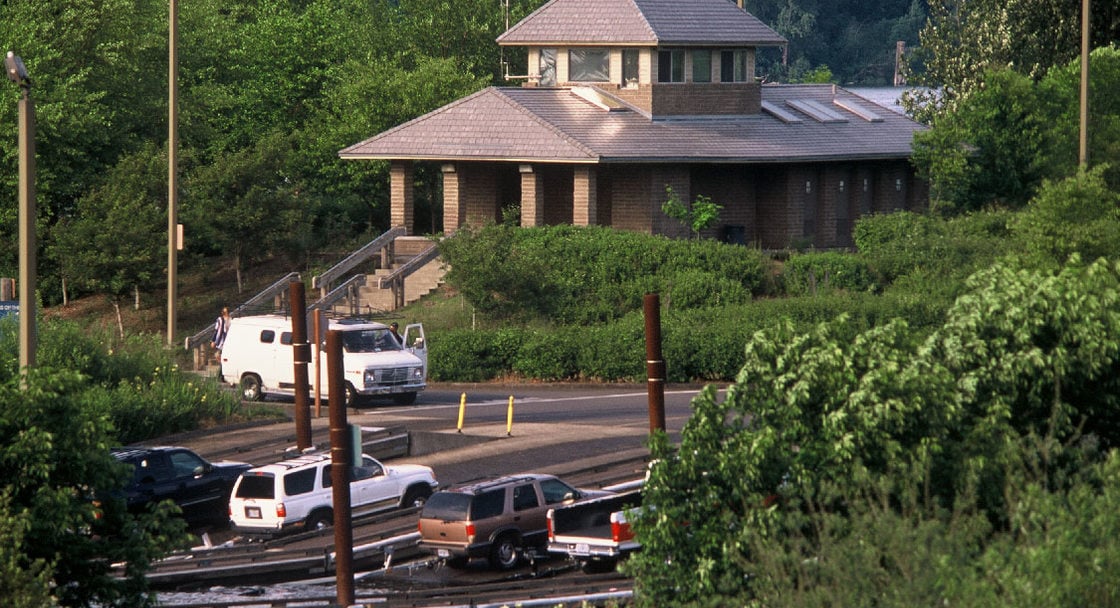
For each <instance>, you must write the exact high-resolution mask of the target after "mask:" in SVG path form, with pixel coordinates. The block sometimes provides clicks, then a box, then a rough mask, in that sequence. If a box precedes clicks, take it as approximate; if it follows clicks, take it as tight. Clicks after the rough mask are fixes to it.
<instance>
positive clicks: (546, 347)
mask: <svg viewBox="0 0 1120 608" xmlns="http://www.w3.org/2000/svg"><path fill="white" fill-rule="evenodd" d="M580 346H581V345H580V334H579V333H578V332H575V331H572V328H563V329H560V330H553V331H533V332H531V333H529V334H528V335H527V336H526V337H525V341H524V342H522V343H521V349H520V350H519V351H518V352H517V357H516V358H515V359H514V361H513V369H512V371H513V372H514V373H515V374H517V375H519V376H521V377H524V378H535V379H538V380H544V381H557V380H574V379H576V378H578V377H579V375H580V373H579V372H580V370H579V365H578V364H577V361H578V358H579V350H580Z"/></svg>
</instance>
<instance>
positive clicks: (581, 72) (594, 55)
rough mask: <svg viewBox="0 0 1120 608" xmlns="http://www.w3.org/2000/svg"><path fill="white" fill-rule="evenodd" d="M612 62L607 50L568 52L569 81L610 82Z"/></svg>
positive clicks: (574, 50) (576, 50)
mask: <svg viewBox="0 0 1120 608" xmlns="http://www.w3.org/2000/svg"><path fill="white" fill-rule="evenodd" d="M610 79H611V60H610V53H609V52H608V51H607V49H572V50H570V51H568V80H571V81H572V82H609V81H610Z"/></svg>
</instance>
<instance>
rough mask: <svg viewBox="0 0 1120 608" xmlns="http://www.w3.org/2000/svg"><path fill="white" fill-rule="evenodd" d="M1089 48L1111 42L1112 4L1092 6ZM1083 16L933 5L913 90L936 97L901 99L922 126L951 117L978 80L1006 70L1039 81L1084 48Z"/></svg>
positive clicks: (1051, 7) (959, 0)
mask: <svg viewBox="0 0 1120 608" xmlns="http://www.w3.org/2000/svg"><path fill="white" fill-rule="evenodd" d="M1092 4H1093V7H1092V10H1093V15H1092V17H1093V18H1092V21H1091V24H1092V28H1093V29H1092V35H1091V37H1092V43H1091V46H1092V47H1093V48H1096V47H1098V46H1104V45H1107V44H1109V43H1111V42H1112V41H1114V40H1116V38H1117V34H1118V33H1120V21H1118V20H1117V18H1116V7H1115V5H1114V3H1111V2H1095V3H1092ZM1080 17H1081V16H1080V11H1079V10H1077V9H1076V8H1074V6H1073V5H1071V4H1070V3H1069V2H1066V1H1065V0H1024V1H1020V2H1010V3H1008V2H1002V1H1000V0H967V1H966V0H930V2H929V20H928V22H927V23H926V25H925V27H924V29H922V31H921V47H920V48H919V49H918V50H917V51H916V52H915V54H914V60H915V62H916V63H918V64H920V65H921V68H922V69H921V71H920V72H916V73H911V74H910V75H909V82H910V83H911V84H919V85H925V86H928V87H932V88H934V89H936V90H935V91H922V90H915V91H910V92H908V93H907V95H906V96H905V98H904V103H905V104H906V105H907V107H908V109H909V110H910V111H911V112H913V113H914V114H915V115H916V116H917V117H918V118H919V119H921V120H923V121H929V120H931V119H932V118H933V117H934V116H937V115H939V114H942V113H947V112H951V111H953V110H955V109H956V107H957V104H958V103H959V102H960V101H961V100H964V99H966V98H967V97H968V96H969V95H971V94H972V93H973V92H974V91H977V90H979V89H980V88H981V87H982V86H983V83H984V80H983V75H984V74H985V73H987V72H989V71H993V70H997V71H998V70H1003V69H1011V70H1014V71H1016V72H1018V73H1019V74H1022V75H1024V76H1027V77H1029V78H1031V79H1033V80H1038V79H1040V78H1042V76H1044V75H1045V74H1046V73H1047V71H1048V70H1049V69H1050V68H1051V67H1053V66H1056V65H1063V64H1065V63H1067V62H1069V61H1070V60H1072V59H1074V58H1076V57H1077V56H1078V54H1079V53H1080V49H1081V43H1080V40H1081V33H1080V32H1081V18H1080Z"/></svg>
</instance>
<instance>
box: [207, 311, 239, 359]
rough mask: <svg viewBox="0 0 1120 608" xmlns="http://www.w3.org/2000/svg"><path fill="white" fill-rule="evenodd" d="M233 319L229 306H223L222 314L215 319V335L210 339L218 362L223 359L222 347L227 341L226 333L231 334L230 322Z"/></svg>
mask: <svg viewBox="0 0 1120 608" xmlns="http://www.w3.org/2000/svg"><path fill="white" fill-rule="evenodd" d="M232 320H233V319H231V318H230V316H229V307H228V306H223V307H222V314H220V315H218V318H217V319H216V320H215V321H214V337H213V338H212V339H211V340H210V348H213V349H214V355H215V356H216V357H217V358H218V362H219V363H221V361H222V347H223V346H225V343H226V335H227V334H229V323H230V321H232Z"/></svg>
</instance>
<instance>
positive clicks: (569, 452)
mask: <svg viewBox="0 0 1120 608" xmlns="http://www.w3.org/2000/svg"><path fill="white" fill-rule="evenodd" d="M534 388H535V389H537V390H538V391H539V390H541V389H540V387H534ZM468 390H470V391H471V395H472V400H473V403H472V405H471V406H470V408H469V411H470V412H471V416H472V419H470V423H469V424H466V425H464V426H463V427H462V428H459V425H458V424H457V422H458V421H457V408H456V407H454V404H455V402H456V401H457V395H458V394H459V393H460V391H462V394H463V395H466V394H467V391H468ZM525 390H526V389H525V388H519V387H514V388H511V387H509V386H497V385H483V386H481V387H473V386H472V387H469V389H468V388H463V387H460V386H452V385H444V386H435V387H432V388H430V389H429V391H428V392H426V393H422V400H421V401H420V402H419V404H418V405H416V406H413V407H399V406H393V407H386V406H378V405H372V406H363V407H361V408H358V409H354V408H348V409H347V422H348V423H350V424H356V425H359V426H361V427H362V428H363V435H366V436H368V435H371V434H379V433H380V434H387V435H392V434H397V435H398V436H399V435H400V434H402V433H403V434H407V435H408V437H409V444H410V453H409V454H407V455H402V456H399V457H397V458H385V457H382V458H383V459H385V460H387V462H388V463H389V464H391V463H392V462H393V461H394V460H398V461H400V462H409V463H416V464H425V465H428V466H430V467H432V468H433V469H434V470H435V473H436V478H437V479H438V480H439V481H440V483H441V485H444V486H447V485H453V484H456V483H461V482H465V481H468V480H472V479H478V478H484V477H492V476H497V475H503V474H510V473H520V472H545V473H558V474H562V473H563V472H565V471H570V470H574V469H576V468H582V467H589V466H595V465H596V464H597V463H609V462H612V461H617V460H620V459H626V458H634V457H639V456H642V455H647V454H648V449H647V447H646V440H647V438H648V435H649V425H648V421H635V420H634V419H633V417H632V416H631V417H630V418H629V419H627V420H623V417H622V416H621V414H620V415H619V417H618V419H617V421H614V422H612V420H613V418H612V417H610V413H609V412H607V414H605V415H607V416H608V419H607V421H606V422H604V421H603V420H589V421H586V420H580V419H573V420H570V421H556V420H553V421H549V422H520V421H517V422H515V423H514V424H513V426H512V427H510V426H508V420H507V419H506V417H505V416H504V415H499V414H501V412H502V411H504V406H502V405H501V402H504V395H512V394H513V393H514V392H522V393H524V392H525ZM621 390H627V391H630V393H631V395H630V396H631V397H633V393H634V391H639V392H640V391H644V390H645V387H636V386H628V387H619V386H617V385H614V386H607V387H602V386H598V387H582V388H581V389H579V390H575V389H573V390H571V391H570V392H565V393H564V394H563V395H564V396H563V397H562V399H557V400H558V401H564V402H565V403H566V404H567V403H573V402H578V401H579V400H581V399H583V398H587V399H595V398H596V397H597V396H599V395H602V394H603V393H605V392H608V391H615V392H618V391H621ZM599 398H601V397H599ZM538 399H543V398H541V397H538ZM487 403H489V406H488V407H489V408H490V409H491V410H492V411H494V412H496V413H495V414H492V415H490V416H488V417H485V418H483V417H480V416H478V415H477V414H476V412H481V411H483V406H484V405H485V404H487ZM267 405H269V406H272V407H276V408H277V409H278V410H279V411H281V412H283V413H284V415H285V418H284V419H283V420H281V421H278V422H267V423H265V422H255V423H246V424H237V425H230V426H225V427H216V428H211V429H204V430H200V431H194V432H190V433H184V434H180V435H176V436H171V437H164V438H161V439H160V440H158V441H154V442H147V443H148V444H149V445H154V444H156V443H159V444H163V445H182V446H186V447H189V448H192V449H194V450H195V451H196V452H198V453H199V454H201V455H202V456H204V457H206V458H208V459H211V460H241V461H246V462H250V463H251V464H254V465H261V464H267V463H268V462H275V461H277V460H281V459H283V458H284V457H285V456H286V455H290V454H291V453H293V451H294V450H295V448H296V429H295V422H294V408H295V406H294V403H292V402H290V401H288V402H284V401H273V402H267ZM643 407H644V406H643ZM600 409H602V408H600ZM631 410H633V407H631ZM311 414H312V415H311V418H310V423H311V430H312V443H313V444H314V445H315V446H316V447H318V448H319V449H322V450H329V436H330V429H329V416H328V408H327V404H326V403H323V404H322V406H321V408H320V411H319V414H320V415H319V416H315V415H314V414H315V408H314V406H312V412H311ZM478 418H482V419H481V420H476V419H478ZM669 420H670V425H669V430H670V433H671V434H673V433H676V432H679V427H680V426H681V425H682V424H683V421H682V417H681V416H679V415H678V416H675V417H674V416H670V417H669Z"/></svg>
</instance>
